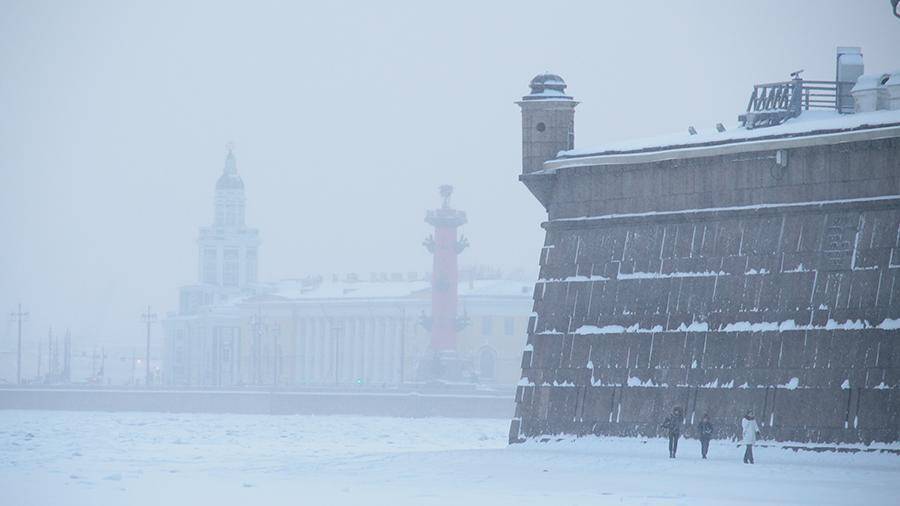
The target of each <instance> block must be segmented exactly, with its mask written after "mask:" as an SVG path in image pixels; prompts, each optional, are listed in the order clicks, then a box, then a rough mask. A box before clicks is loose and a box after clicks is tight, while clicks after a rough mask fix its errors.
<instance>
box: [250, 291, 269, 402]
mask: <svg viewBox="0 0 900 506" xmlns="http://www.w3.org/2000/svg"><path fill="white" fill-rule="evenodd" d="M250 326H251V327H252V329H253V342H252V343H251V347H250V363H251V364H253V372H252V375H251V378H252V381H253V383H254V384H256V385H261V384H262V382H263V379H262V340H263V335H264V334H265V331H266V329H265V324H264V323H263V318H262V306H257V307H256V314H255V315H253V316H251V317H250Z"/></svg>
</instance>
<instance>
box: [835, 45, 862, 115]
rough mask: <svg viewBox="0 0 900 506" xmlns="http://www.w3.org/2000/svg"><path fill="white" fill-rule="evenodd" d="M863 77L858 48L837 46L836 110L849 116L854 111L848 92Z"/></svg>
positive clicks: (860, 49) (859, 49)
mask: <svg viewBox="0 0 900 506" xmlns="http://www.w3.org/2000/svg"><path fill="white" fill-rule="evenodd" d="M861 75H863V55H862V48H860V47H844V46H838V48H837V56H836V58H835V79H834V80H835V81H837V97H836V99H837V110H838V112H839V113H841V114H850V113H853V112H854V110H855V107H854V104H853V96H852V95H851V94H850V90H851V89H852V88H853V85H855V84H856V80H857V79H859V76H861Z"/></svg>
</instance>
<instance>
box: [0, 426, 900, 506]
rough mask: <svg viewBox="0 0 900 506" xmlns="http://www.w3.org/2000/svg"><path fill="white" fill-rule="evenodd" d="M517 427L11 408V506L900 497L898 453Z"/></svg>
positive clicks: (6, 487) (2, 479) (7, 457)
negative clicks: (522, 440) (539, 433)
mask: <svg viewBox="0 0 900 506" xmlns="http://www.w3.org/2000/svg"><path fill="white" fill-rule="evenodd" d="M507 430H508V422H507V421H505V420H480V419H476V420H472V419H444V418H437V419H435V418H431V419H423V418H419V419H405V418H371V417H339V416H334V417H311V416H271V415H200V414H191V415H172V414H163V413H98V412H47V411H10V410H7V411H0V490H3V501H2V503H3V504H4V505H7V506H13V505H63V504H65V505H68V504H72V505H88V504H90V505H96V504H111V505H112V504H115V505H131V504H140V505H150V504H153V505H158V504H162V505H167V506H168V505H181V504H204V505H210V504H215V505H219V504H221V505H231V504H328V505H329V506H333V505H344V504H347V505H350V504H352V505H376V504H410V505H444V504H447V505H450V504H452V505H454V506H459V505H460V504H464V505H480V504H491V505H494V504H496V505H506V504H509V505H517V506H523V505H531V504H535V505H537V504H540V505H544V506H546V505H548V504H558V505H578V504H590V505H603V504H653V505H655V504H666V505H668V504H685V505H691V506H697V505H722V504H758V503H781V504H810V505H812V504H816V505H825V504H835V505H837V504H841V505H845V504H860V503H866V504H898V502H897V501H898V498H900V479H898V477H900V457H897V456H894V455H885V454H857V455H848V454H815V453H810V452H802V453H794V452H791V451H785V450H776V449H768V448H759V449H757V451H756V457H757V464H756V465H755V466H749V465H744V464H742V463H741V458H740V457H741V454H742V452H743V450H742V449H740V448H737V447H735V445H734V444H732V443H725V442H721V443H719V444H716V443H715V442H714V443H713V446H712V449H711V452H710V453H711V456H710V460H706V461H703V460H700V458H699V450H698V448H697V447H698V444H697V443H696V441H693V440H686V441H685V440H683V441H682V443H681V445H680V448H679V458H678V459H676V460H670V459H668V458H667V450H666V443H665V442H664V441H661V440H649V441H640V440H618V439H611V440H606V439H604V440H598V439H591V440H581V441H577V442H571V441H563V442H554V443H550V444H538V443H528V444H524V445H515V446H512V447H508V446H507V445H506V438H507Z"/></svg>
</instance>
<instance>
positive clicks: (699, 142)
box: [556, 110, 900, 161]
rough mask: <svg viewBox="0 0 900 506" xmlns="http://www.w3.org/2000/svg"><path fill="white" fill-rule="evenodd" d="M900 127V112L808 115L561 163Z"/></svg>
mask: <svg viewBox="0 0 900 506" xmlns="http://www.w3.org/2000/svg"><path fill="white" fill-rule="evenodd" d="M886 126H900V110H896V111H888V110H879V111H873V112H866V113H858V114H839V113H838V112H836V111H804V112H803V113H802V114H801V115H800V116H799V117H797V118H793V119H789V120H787V121H785V122H784V123H783V124H781V125H777V126H772V127H767V128H756V129H747V128H744V127H742V126H739V125H737V124H734V125H731V126H727V127H726V130H725V131H724V132H718V131H717V130H716V129H715V128H710V129H708V130H699V129H698V131H697V134H696V135H690V134H689V133H687V132H684V133H678V134H669V135H661V136H656V137H646V138H639V139H631V140H626V141H620V142H611V143H609V144H604V145H600V146H594V147H590V148H584V149H573V150H569V151H561V152H560V153H559V155H558V158H557V159H556V160H557V161H561V160H565V159H573V158H581V157H587V156H604V155H619V154H632V153H649V152H656V151H668V150H674V149H684V148H691V147H701V146H702V147H705V146H715V145H724V144H735V143H741V142H748V141H758V140H766V139H776V138H785V137H804V136H813V135H822V134H832V133H839V132H845V131H853V130H864V129H874V128H880V127H886Z"/></svg>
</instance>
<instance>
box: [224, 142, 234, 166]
mask: <svg viewBox="0 0 900 506" xmlns="http://www.w3.org/2000/svg"><path fill="white" fill-rule="evenodd" d="M225 147H226V148H227V149H228V154H227V155H226V156H225V170H224V171H223V172H225V174H237V160H235V158H234V141H229V142H228V143H227V144H225Z"/></svg>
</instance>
